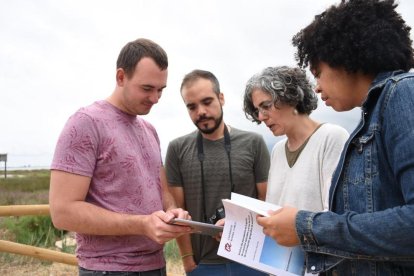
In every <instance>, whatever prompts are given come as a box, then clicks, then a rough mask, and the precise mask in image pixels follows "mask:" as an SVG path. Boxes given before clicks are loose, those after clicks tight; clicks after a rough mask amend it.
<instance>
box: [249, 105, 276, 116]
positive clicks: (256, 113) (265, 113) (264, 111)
mask: <svg viewBox="0 0 414 276" xmlns="http://www.w3.org/2000/svg"><path fill="white" fill-rule="evenodd" d="M273 106H274V105H273V101H265V102H262V103H261V104H260V106H259V107H258V108H257V109H256V110H255V111H254V113H253V115H254V116H255V117H256V118H259V113H261V114H262V115H263V116H268V115H269V111H270V110H271V109H272V107H273Z"/></svg>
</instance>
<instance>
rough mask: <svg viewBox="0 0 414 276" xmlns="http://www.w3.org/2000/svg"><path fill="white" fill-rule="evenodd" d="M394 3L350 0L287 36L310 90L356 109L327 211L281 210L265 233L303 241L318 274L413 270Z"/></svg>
mask: <svg viewBox="0 0 414 276" xmlns="http://www.w3.org/2000/svg"><path fill="white" fill-rule="evenodd" d="M396 7H397V4H396V3H395V2H394V0H386V1H380V0H348V1H345V0H344V1H342V2H341V3H340V4H338V5H336V6H332V7H330V8H328V9H327V10H326V11H325V12H323V13H322V14H320V15H317V16H316V17H315V19H314V20H313V22H312V23H311V24H310V25H308V26H307V27H306V28H304V29H302V30H301V31H300V32H299V33H297V34H296V35H295V36H294V37H293V45H294V46H296V47H297V55H296V58H297V60H298V65H299V66H300V67H302V68H305V67H307V66H309V67H310V70H311V72H312V74H313V75H314V76H315V78H316V81H317V85H316V92H317V93H319V94H320V95H321V98H322V100H323V101H324V102H325V104H326V105H327V106H331V107H332V108H333V109H335V110H336V111H346V110H351V109H353V108H355V107H360V108H361V110H362V112H361V120H360V122H359V124H358V126H357V127H356V129H355V130H354V131H353V133H352V134H351V135H350V137H349V139H348V141H347V142H346V144H345V147H344V150H343V152H342V155H341V158H340V160H339V164H338V166H337V168H336V170H335V173H334V175H333V178H332V184H331V188H330V193H329V211H327V212H312V211H309V210H298V209H296V208H293V207H284V208H282V209H281V210H280V211H279V212H277V213H275V214H273V215H272V216H271V217H269V218H264V217H260V218H258V219H257V220H258V223H259V224H260V225H262V226H263V227H264V232H265V233H266V234H267V235H269V236H271V237H273V238H274V239H275V240H277V242H278V243H280V244H282V245H285V246H294V245H300V246H301V247H302V248H303V249H304V250H305V252H306V266H307V271H308V272H312V273H320V274H322V275H414V146H413V145H414V112H413V111H414V73H413V72H410V70H411V69H412V68H413V67H414V55H413V46H412V40H411V39H410V30H411V28H410V27H409V26H407V25H406V23H405V21H404V20H403V19H402V17H401V15H400V14H398V13H397V12H396Z"/></svg>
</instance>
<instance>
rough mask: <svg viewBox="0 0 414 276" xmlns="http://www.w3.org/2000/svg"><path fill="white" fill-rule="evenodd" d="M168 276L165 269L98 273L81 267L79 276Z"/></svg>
mask: <svg viewBox="0 0 414 276" xmlns="http://www.w3.org/2000/svg"><path fill="white" fill-rule="evenodd" d="M105 275H111V276H166V275H167V272H166V270H165V267H163V268H160V269H155V270H149V271H141V272H139V271H137V272H134V271H97V270H88V269H85V268H82V267H79V276H105Z"/></svg>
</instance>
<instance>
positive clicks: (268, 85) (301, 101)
mask: <svg viewBox="0 0 414 276" xmlns="http://www.w3.org/2000/svg"><path fill="white" fill-rule="evenodd" d="M256 89H260V90H262V91H264V92H265V93H268V94H269V95H270V96H272V100H273V104H274V105H276V104H286V105H289V106H293V107H295V108H296V110H297V111H298V113H300V114H308V115H309V114H311V112H312V111H313V110H315V109H316V108H317V106H318V98H317V96H316V93H315V92H314V91H313V87H312V85H311V83H310V82H309V79H308V78H307V76H306V72H305V71H304V70H302V69H300V68H292V67H287V66H279V67H267V68H265V69H264V70H263V71H261V72H260V73H257V74H255V75H254V76H252V77H251V78H250V79H249V81H248V82H247V84H246V89H245V92H244V106H243V110H244V113H245V115H246V118H247V119H249V120H251V121H253V122H256V123H258V124H260V123H261V122H260V121H259V119H258V117H257V109H256V108H255V107H254V105H253V101H252V93H253V91H254V90H256Z"/></svg>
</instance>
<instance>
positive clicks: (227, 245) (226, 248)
mask: <svg viewBox="0 0 414 276" xmlns="http://www.w3.org/2000/svg"><path fill="white" fill-rule="evenodd" d="M224 249H225V250H226V251H227V252H230V251H231V243H226V245H225V246H224Z"/></svg>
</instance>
